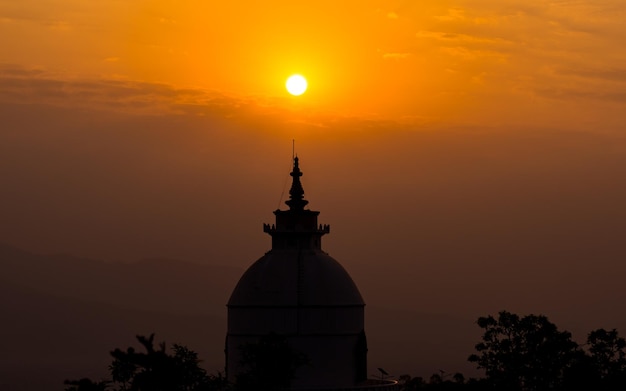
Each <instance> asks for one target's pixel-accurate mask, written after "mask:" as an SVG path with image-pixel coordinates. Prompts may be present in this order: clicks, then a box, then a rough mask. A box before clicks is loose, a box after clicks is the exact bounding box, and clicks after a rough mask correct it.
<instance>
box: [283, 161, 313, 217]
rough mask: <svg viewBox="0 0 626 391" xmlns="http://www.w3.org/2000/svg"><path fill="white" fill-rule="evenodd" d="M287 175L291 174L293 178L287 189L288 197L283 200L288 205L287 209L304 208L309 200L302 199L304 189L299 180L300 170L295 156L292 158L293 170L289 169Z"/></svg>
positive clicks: (297, 209)
mask: <svg viewBox="0 0 626 391" xmlns="http://www.w3.org/2000/svg"><path fill="white" fill-rule="evenodd" d="M289 175H291V177H292V178H293V180H292V182H291V189H289V199H288V200H287V201H285V204H287V205H288V206H289V210H292V211H301V210H304V207H305V206H306V204H308V203H309V201H307V200H305V199H304V189H303V188H302V183H301V182H300V177H301V176H302V171H300V167H299V166H298V157H297V156H295V157H294V158H293V171H291V174H289Z"/></svg>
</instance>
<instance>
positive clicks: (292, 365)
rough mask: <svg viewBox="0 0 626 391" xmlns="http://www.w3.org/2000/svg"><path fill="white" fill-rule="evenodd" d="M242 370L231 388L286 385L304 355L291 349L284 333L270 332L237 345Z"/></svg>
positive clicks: (257, 389)
mask: <svg viewBox="0 0 626 391" xmlns="http://www.w3.org/2000/svg"><path fill="white" fill-rule="evenodd" d="M240 349H241V353H242V354H241V356H242V359H241V363H240V364H241V366H242V367H243V368H244V370H243V372H242V373H240V374H238V375H237V377H236V383H235V389H236V390H240V391H248V390H255V391H269V390H277V389H286V388H289V387H290V385H291V382H292V381H293V380H294V379H295V376H296V370H297V369H298V368H300V367H301V366H303V365H305V364H308V362H309V360H308V358H307V357H306V356H305V355H304V354H303V353H301V352H299V351H297V350H295V349H293V348H292V347H291V345H290V344H289V343H288V341H287V339H286V338H285V337H284V336H281V335H276V334H274V333H272V334H269V335H267V336H264V337H262V338H261V339H259V341H258V342H255V343H247V344H245V345H243V346H241V347H240Z"/></svg>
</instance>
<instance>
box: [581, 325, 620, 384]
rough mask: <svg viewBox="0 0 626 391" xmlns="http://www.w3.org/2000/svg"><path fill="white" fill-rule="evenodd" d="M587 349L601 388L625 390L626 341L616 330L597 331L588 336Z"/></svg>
mask: <svg viewBox="0 0 626 391" xmlns="http://www.w3.org/2000/svg"><path fill="white" fill-rule="evenodd" d="M587 348H588V350H589V355H590V359H591V362H592V365H593V368H594V369H595V373H596V376H597V377H598V378H599V383H600V386H601V388H602V389H619V388H623V387H624V386H625V385H626V352H625V349H626V340H624V338H621V337H620V336H619V335H618V333H617V330H615V329H613V330H610V331H606V330H604V329H597V330H594V331H592V332H590V333H589V335H588V336H587Z"/></svg>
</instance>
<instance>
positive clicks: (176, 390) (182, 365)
mask: <svg viewBox="0 0 626 391" xmlns="http://www.w3.org/2000/svg"><path fill="white" fill-rule="evenodd" d="M137 340H138V341H139V343H141V345H143V347H144V348H145V353H144V352H137V351H136V350H135V349H134V348H133V347H129V348H128V349H126V350H125V351H124V350H121V349H115V350H114V351H112V352H111V356H113V362H112V363H111V365H110V366H109V372H110V374H111V381H101V382H93V381H91V380H90V379H81V380H78V381H66V382H65V384H68V385H70V386H71V387H69V388H66V391H106V390H117V391H209V390H221V389H224V388H225V385H226V380H225V379H224V378H223V377H222V376H221V374H218V375H216V376H213V375H207V373H206V371H205V370H204V369H202V368H200V367H199V365H198V364H199V362H200V361H199V360H198V355H197V354H196V353H195V352H194V351H192V350H189V349H188V348H187V347H185V346H182V345H177V344H174V345H173V347H172V351H173V354H168V353H167V351H166V346H165V343H161V344H159V346H158V348H155V347H154V334H152V335H150V337H147V338H146V337H144V336H140V335H138V336H137Z"/></svg>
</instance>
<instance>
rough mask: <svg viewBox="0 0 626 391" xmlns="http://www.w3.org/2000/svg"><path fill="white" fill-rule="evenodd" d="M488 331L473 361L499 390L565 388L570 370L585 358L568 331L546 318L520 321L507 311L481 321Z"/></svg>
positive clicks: (524, 390)
mask: <svg viewBox="0 0 626 391" xmlns="http://www.w3.org/2000/svg"><path fill="white" fill-rule="evenodd" d="M477 323H478V325H479V326H480V327H481V328H482V329H484V334H483V337H482V342H481V343H479V344H477V345H476V350H477V351H478V353H479V354H472V355H471V356H470V357H469V361H471V362H475V363H477V364H478V368H481V369H484V370H485V373H486V375H487V378H488V380H489V381H490V383H492V385H493V386H494V387H495V388H496V389H503V390H504V389H505V390H510V391H517V390H520V391H536V390H553V389H558V388H560V387H562V385H563V384H564V377H565V374H566V372H568V370H569V368H571V367H572V366H574V365H575V364H576V363H577V362H578V359H579V358H580V356H581V355H582V354H583V353H582V352H581V351H580V349H579V348H578V344H576V343H575V342H574V341H572V339H571V334H570V333H569V332H567V331H559V330H558V329H557V327H556V326H555V325H554V324H553V323H551V322H550V321H548V318H546V317H545V316H537V315H527V316H524V317H523V318H520V317H519V316H518V315H515V314H512V313H510V312H507V311H502V312H500V313H499V314H498V318H497V319H496V318H494V317H492V316H487V317H480V318H478V322H477Z"/></svg>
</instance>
